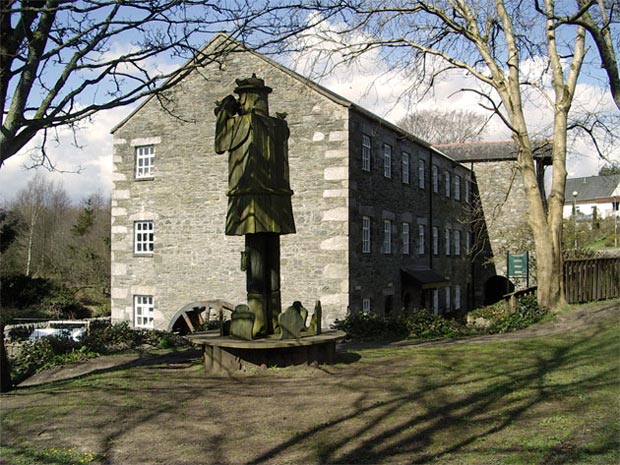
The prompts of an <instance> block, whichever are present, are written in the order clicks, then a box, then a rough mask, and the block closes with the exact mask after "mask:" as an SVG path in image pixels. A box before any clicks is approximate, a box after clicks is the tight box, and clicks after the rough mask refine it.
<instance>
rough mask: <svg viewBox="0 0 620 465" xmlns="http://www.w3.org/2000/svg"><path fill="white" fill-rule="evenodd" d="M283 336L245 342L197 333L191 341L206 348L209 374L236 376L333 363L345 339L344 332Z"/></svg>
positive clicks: (217, 335) (205, 356) (190, 337)
mask: <svg viewBox="0 0 620 465" xmlns="http://www.w3.org/2000/svg"><path fill="white" fill-rule="evenodd" d="M279 337H280V336H279V335H274V336H271V337H267V338H262V339H256V340H253V341H244V340H241V339H235V338H232V337H230V336H220V335H219V333H216V332H204V333H194V334H192V335H189V336H187V338H188V339H189V340H190V341H191V342H192V343H193V344H196V345H202V346H203V348H204V363H205V369H206V371H207V373H232V372H235V371H239V370H244V369H247V368H251V367H259V366H262V365H264V366H267V367H272V366H277V367H285V366H291V365H309V364H311V363H318V364H332V363H334V358H335V355H336V343H337V342H338V341H340V340H342V339H344V337H345V333H344V332H342V331H326V332H324V333H322V334H319V335H318V336H304V337H302V338H301V339H285V340H282V339H279Z"/></svg>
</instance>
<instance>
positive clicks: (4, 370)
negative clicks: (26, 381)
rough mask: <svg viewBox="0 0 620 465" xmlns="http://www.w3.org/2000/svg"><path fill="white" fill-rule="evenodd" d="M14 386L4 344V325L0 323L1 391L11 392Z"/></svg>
mask: <svg viewBox="0 0 620 465" xmlns="http://www.w3.org/2000/svg"><path fill="white" fill-rule="evenodd" d="M12 388H13V381H12V380H11V366H10V365H9V357H8V356H7V353H6V347H5V346H4V325H3V324H0V392H9V391H10V390H11V389H12Z"/></svg>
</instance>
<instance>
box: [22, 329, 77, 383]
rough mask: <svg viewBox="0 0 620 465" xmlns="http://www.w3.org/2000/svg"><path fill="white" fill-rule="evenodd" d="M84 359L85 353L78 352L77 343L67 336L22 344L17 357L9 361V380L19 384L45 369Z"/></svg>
mask: <svg viewBox="0 0 620 465" xmlns="http://www.w3.org/2000/svg"><path fill="white" fill-rule="evenodd" d="M73 352H77V354H79V359H84V358H86V352H81V353H80V352H79V343H77V342H75V341H74V340H73V339H71V338H70V337H68V336H49V337H44V338H41V339H39V340H36V341H28V342H24V343H23V345H22V346H21V348H20V352H19V356H17V357H15V358H13V359H12V360H11V378H12V379H13V382H15V383H19V382H21V381H23V380H24V379H25V378H27V377H29V376H32V375H33V374H34V373H36V372H37V371H40V370H44V369H46V368H51V367H54V366H58V365H63V364H65V363H68V362H69V361H76V360H75V359H76V355H77V354H73V355H72V353H73Z"/></svg>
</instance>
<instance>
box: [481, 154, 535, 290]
mask: <svg viewBox="0 0 620 465" xmlns="http://www.w3.org/2000/svg"><path fill="white" fill-rule="evenodd" d="M473 169H474V172H475V176H476V181H477V185H478V190H479V192H480V201H481V204H482V210H483V212H484V218H485V223H486V228H487V230H488V236H489V239H488V240H489V245H490V248H491V251H492V264H493V272H492V273H489V277H490V275H493V274H498V275H502V276H506V274H507V269H506V254H507V253H508V252H510V253H523V252H525V251H529V252H530V255H531V257H530V258H531V262H532V263H531V265H535V255H534V241H533V239H532V233H531V229H530V227H529V225H528V223H527V211H528V201H527V198H526V195H525V188H524V186H523V179H522V177H521V173H520V172H519V168H518V166H517V162H516V161H493V162H478V163H474V164H473ZM531 272H532V273H533V276H532V279H531V280H530V285H532V284H533V283H534V282H535V268H533V267H532V269H531ZM515 284H517V287H525V282H517V283H515Z"/></svg>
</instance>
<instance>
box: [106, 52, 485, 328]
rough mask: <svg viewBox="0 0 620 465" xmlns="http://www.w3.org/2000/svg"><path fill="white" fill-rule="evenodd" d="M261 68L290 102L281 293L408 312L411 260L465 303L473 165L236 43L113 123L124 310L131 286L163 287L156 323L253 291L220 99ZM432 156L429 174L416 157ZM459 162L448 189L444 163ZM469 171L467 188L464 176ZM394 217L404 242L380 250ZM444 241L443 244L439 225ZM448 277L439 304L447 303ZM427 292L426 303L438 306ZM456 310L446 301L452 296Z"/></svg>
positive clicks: (118, 285) (118, 293) (276, 98)
mask: <svg viewBox="0 0 620 465" xmlns="http://www.w3.org/2000/svg"><path fill="white" fill-rule="evenodd" d="M252 73H256V75H257V76H259V77H261V78H263V79H265V82H266V85H268V86H270V87H272V88H273V93H272V94H270V97H269V104H270V111H271V113H272V114H275V112H281V113H282V112H283V113H287V115H288V116H287V118H286V119H287V121H288V124H289V128H290V131H291V136H290V139H289V163H290V181H291V187H292V189H293V190H294V192H295V194H294V196H293V199H292V202H293V212H294V216H295V222H296V227H297V234H295V235H287V236H282V238H281V247H282V253H281V265H282V267H281V269H282V302H283V306H287V305H290V303H292V302H293V301H294V300H301V301H302V302H303V303H304V304H305V305H306V307H308V308H312V307H313V305H314V302H315V301H316V300H320V301H321V303H322V306H323V315H324V322H323V323H324V325H326V326H327V325H329V324H330V323H331V322H333V321H334V320H335V319H337V318H342V317H344V316H345V314H346V312H347V310H351V311H359V310H361V305H362V300H363V299H370V300H371V302H372V310H373V311H376V312H379V313H383V312H386V305H391V310H392V311H393V312H394V313H396V312H398V311H400V309H401V308H402V306H403V302H402V301H401V294H402V293H403V285H402V275H401V268H402V267H407V266H412V265H419V266H422V265H424V266H427V267H429V268H431V269H433V270H435V271H436V272H438V273H439V274H441V275H442V276H445V277H447V278H449V281H450V282H449V286H450V287H449V289H450V292H451V302H452V303H454V297H455V295H454V289H455V286H457V285H458V286H460V288H461V306H462V311H465V310H467V309H468V308H470V306H471V305H470V300H471V299H470V298H469V297H470V295H473V293H474V289H475V288H476V286H477V285H478V284H479V283H477V282H476V281H475V278H472V273H471V270H472V263H471V259H470V258H471V257H470V256H469V255H468V254H467V250H466V246H465V245H466V244H465V241H466V233H467V231H469V229H470V224H469V222H468V220H467V216H468V213H469V205H468V204H467V202H466V198H465V184H466V182H467V181H468V180H470V175H471V173H470V171H469V170H468V169H467V168H466V167H464V166H462V165H460V164H459V163H456V162H454V161H452V160H451V159H449V158H447V157H444V156H442V155H440V154H438V153H437V152H435V151H432V150H431V149H429V148H428V147H425V146H424V145H422V144H419V143H417V142H415V141H414V140H413V139H412V138H408V137H403V134H402V132H400V131H397V130H395V128H393V127H391V126H390V125H386V124H384V122H382V121H381V120H379V119H377V118H375V117H373V116H371V115H368V114H366V113H365V112H363V111H358V110H356V109H355V108H354V107H351V108H350V107H349V105H348V104H347V102H346V101H341V100H339V99H338V98H337V97H333V96H332V97H330V96H329V95H328V93H327V92H323V91H317V90H316V89H315V88H314V87H313V86H312V85H309V83H308V82H306V81H304V80H303V79H299V77H296V76H294V75H292V74H291V72H289V71H287V70H286V69H284V68H282V67H281V66H279V65H276V64H274V63H273V62H272V61H270V60H267V59H265V58H264V57H261V56H258V55H256V54H252V53H249V52H244V53H233V54H231V55H229V56H227V57H225V58H223V59H222V60H221V61H220V63H218V64H217V65H215V64H214V65H209V66H206V67H205V68H204V69H202V70H201V71H200V72H195V73H192V74H191V75H190V76H189V77H188V78H186V79H185V80H184V81H183V82H182V83H180V84H179V85H177V86H176V87H175V88H174V89H172V90H170V91H169V92H168V94H167V99H166V102H167V103H166V108H162V106H161V105H160V102H159V101H158V100H156V99H151V100H149V101H148V102H147V103H145V104H144V105H143V106H142V107H141V108H140V109H139V110H138V111H136V112H135V113H134V114H133V115H131V117H129V118H128V119H127V120H126V121H125V122H124V123H122V124H121V125H120V126H119V127H118V128H117V129H116V130H115V132H114V190H113V197H112V207H113V208H112V318H113V320H116V321H119V320H127V321H133V296H134V295H140V294H145V295H152V296H153V297H154V305H155V327H156V328H160V329H165V328H167V327H168V326H169V325H170V323H171V319H172V318H173V316H174V315H175V314H176V313H177V312H178V311H179V310H180V309H182V308H184V307H185V306H186V305H188V304H190V303H192V302H197V301H206V300H218V299H220V300H223V301H227V302H230V303H232V304H237V303H241V302H244V301H245V273H244V272H242V271H240V252H241V251H242V250H243V248H244V239H243V237H229V236H226V235H225V234H224V224H225V217H226V206H227V198H226V195H225V193H226V190H227V187H228V186H227V169H228V168H227V155H216V154H215V152H214V150H213V139H214V131H215V118H214V114H213V109H214V106H215V101H216V100H219V99H221V98H223V97H224V96H226V95H228V94H230V93H232V92H233V89H234V88H235V87H236V84H235V79H236V78H240V77H249V76H251V75H252ZM362 134H368V135H370V136H371V137H372V143H373V147H372V161H371V171H370V172H365V171H363V170H362V169H361V136H362ZM384 143H387V144H390V145H391V146H392V176H391V178H389V179H388V178H386V177H385V176H384V172H383V149H382V147H383V144H384ZM147 144H153V145H154V146H155V171H154V176H153V179H151V180H136V179H135V176H134V164H135V160H134V158H135V147H136V146H140V145H147ZM403 151H405V152H407V153H409V155H410V163H409V170H410V182H409V184H404V183H403V177H402V170H401V167H402V165H401V160H402V152H403ZM419 159H422V160H424V162H425V185H424V188H423V189H422V188H420V187H419V183H418V180H419V178H418V160H419ZM433 164H435V165H437V166H438V169H439V192H438V193H433V192H432V186H431V182H432V178H431V167H432V165H433ZM445 171H448V172H449V173H450V175H451V195H450V197H446V195H445V184H444V176H445V174H444V172H445ZM454 175H459V176H460V178H461V199H460V200H456V199H455V197H454V194H453V189H454V183H453V181H452V180H453V176H454ZM363 216H369V217H371V218H372V220H373V225H372V235H371V240H372V253H370V254H362V253H361V221H362V217H363ZM386 219H390V220H391V221H392V241H391V244H392V251H391V253H389V254H386V253H385V251H384V250H382V243H383V220H386ZM141 220H152V221H153V222H154V232H155V241H154V251H153V254H152V255H150V256H136V255H135V254H134V253H133V227H134V222H135V221H141ZM403 222H406V223H408V224H410V253H409V254H408V255H406V254H403V250H402V223H403ZM418 225H423V226H424V228H425V243H426V246H425V251H424V254H421V255H420V254H419V253H418ZM433 226H436V227H438V229H439V234H440V236H439V239H440V247H439V253H438V254H437V255H433V254H432V249H431V248H432V227H433ZM446 228H449V229H450V230H451V231H452V234H453V231H455V230H459V231H461V254H460V255H458V256H456V255H455V254H454V249H453V247H454V245H453V242H454V239H453V237H454V236H452V240H451V249H452V250H451V251H452V253H451V254H450V256H447V255H446V250H445V229H446ZM445 292H446V290H445V289H442V290H441V292H440V299H439V302H440V308H442V309H444V307H445V302H446V301H445ZM429 297H430V295H427V296H426V301H425V302H423V301H422V297H421V296H418V299H417V301H416V303H415V306H416V307H419V306H422V305H425V306H426V307H427V308H430V306H431V305H432V302H431V301H429ZM445 310H446V313H449V312H448V309H445Z"/></svg>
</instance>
